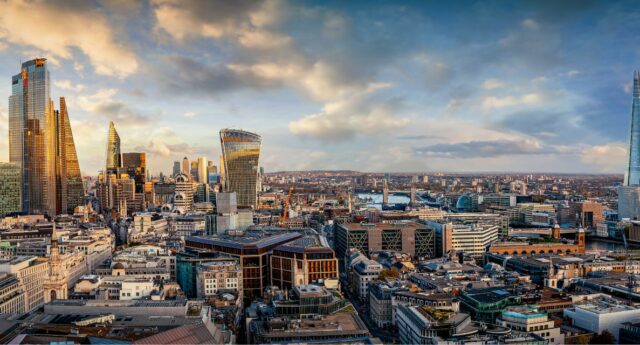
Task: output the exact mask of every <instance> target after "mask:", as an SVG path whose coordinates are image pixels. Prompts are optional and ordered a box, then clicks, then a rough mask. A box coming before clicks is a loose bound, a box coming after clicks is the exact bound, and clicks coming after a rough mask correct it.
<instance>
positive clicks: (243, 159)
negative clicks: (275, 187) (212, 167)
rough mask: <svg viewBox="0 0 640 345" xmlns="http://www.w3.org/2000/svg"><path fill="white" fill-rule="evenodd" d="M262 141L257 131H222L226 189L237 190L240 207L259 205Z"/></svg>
mask: <svg viewBox="0 0 640 345" xmlns="http://www.w3.org/2000/svg"><path fill="white" fill-rule="evenodd" d="M261 141H262V139H261V138H260V136H259V135H257V134H255V133H250V132H246V131H241V130H234V129H223V130H221V131H220V144H221V147H222V157H223V162H224V171H225V191H228V192H236V194H237V197H238V206H240V207H252V208H256V206H257V199H258V190H257V188H258V187H257V186H258V161H259V159H260V143H261Z"/></svg>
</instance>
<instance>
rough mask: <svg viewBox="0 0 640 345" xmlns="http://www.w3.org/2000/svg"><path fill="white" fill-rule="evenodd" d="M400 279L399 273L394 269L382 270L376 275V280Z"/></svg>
mask: <svg viewBox="0 0 640 345" xmlns="http://www.w3.org/2000/svg"><path fill="white" fill-rule="evenodd" d="M398 277H400V272H398V270H397V269H396V268H395V267H392V268H389V269H386V270H382V272H380V275H378V280H384V279H386V278H398Z"/></svg>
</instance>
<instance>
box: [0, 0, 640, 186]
mask: <svg viewBox="0 0 640 345" xmlns="http://www.w3.org/2000/svg"><path fill="white" fill-rule="evenodd" d="M639 32H640V7H639V6H637V3H634V2H633V1H630V2H614V1H594V2H591V1H587V0H580V1H569V0H565V1H455V2H449V1H286V0H266V1H245V0H236V1H193V0H150V1H144V2H134V1H129V0H105V1H24V0H0V133H7V131H8V129H7V127H8V120H7V107H8V97H9V95H10V92H11V89H10V86H11V76H12V75H14V74H17V73H18V72H19V70H20V62H21V61H26V60H29V59H32V58H35V57H46V58H47V59H48V63H49V69H50V72H51V89H52V97H54V100H55V102H56V107H58V105H57V104H58V100H57V99H58V98H59V97H61V96H64V97H65V99H66V101H67V106H68V109H69V117H70V120H71V124H72V128H73V132H74V136H75V140H76V147H77V151H78V156H79V159H80V166H81V170H82V171H83V173H84V174H85V175H96V174H97V172H98V170H100V169H101V168H102V167H103V166H104V165H105V159H106V158H105V153H106V139H107V130H108V125H109V121H114V123H115V125H116V128H117V130H118V132H119V133H120V137H121V140H122V148H123V152H131V151H144V152H146V153H147V160H148V166H149V170H150V171H151V172H152V173H153V174H157V173H159V172H161V171H162V172H164V173H170V172H171V170H172V166H173V161H176V160H181V159H182V157H184V156H187V157H189V159H192V160H193V159H196V158H197V157H200V156H204V157H207V158H208V159H210V160H213V161H215V162H218V161H219V156H220V142H219V141H220V139H219V134H218V133H219V131H220V129H222V128H239V129H244V130H248V131H253V132H256V133H258V134H260V135H261V136H262V153H261V157H260V165H261V166H263V167H264V169H265V171H267V172H273V171H280V170H310V169H322V170H329V169H352V170H358V171H369V172H440V171H444V172H479V171H508V172H562V173H565V172H566V173H573V172H579V173H620V174H622V173H623V171H624V166H625V155H626V146H627V144H626V143H627V141H628V129H629V126H630V109H631V93H630V91H631V90H630V87H631V83H632V78H633V71H634V70H635V69H639V68H640V35H638V33H639ZM2 80H4V82H1V81H2ZM6 160H8V143H7V136H6V135H0V161H6Z"/></svg>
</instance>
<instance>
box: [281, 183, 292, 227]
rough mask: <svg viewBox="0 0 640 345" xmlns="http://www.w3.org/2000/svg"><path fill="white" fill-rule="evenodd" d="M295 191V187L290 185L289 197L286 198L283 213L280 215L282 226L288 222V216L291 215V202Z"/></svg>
mask: <svg viewBox="0 0 640 345" xmlns="http://www.w3.org/2000/svg"><path fill="white" fill-rule="evenodd" d="M292 192H293V187H289V194H288V195H287V198H286V199H284V206H283V207H282V215H281V216H280V221H279V223H280V226H284V225H285V223H286V222H287V217H288V216H289V203H290V202H291V193H292Z"/></svg>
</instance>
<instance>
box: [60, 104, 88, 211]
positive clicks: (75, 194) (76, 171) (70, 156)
mask: <svg viewBox="0 0 640 345" xmlns="http://www.w3.org/2000/svg"><path fill="white" fill-rule="evenodd" d="M58 120H59V121H58V123H59V125H58V128H59V132H58V138H59V139H58V140H59V144H60V145H59V146H61V149H60V150H59V151H64V155H63V156H62V157H61V159H62V160H63V161H64V167H65V171H64V174H65V177H66V185H65V193H64V194H63V198H64V199H65V200H66V206H67V208H66V210H62V211H61V212H65V213H67V214H73V210H74V209H75V208H76V207H77V206H81V205H84V184H83V183H82V174H81V173H80V164H79V163H78V154H77V152H76V144H75V141H74V140H73V131H72V130H71V122H69V113H68V111H67V103H66V101H65V99H64V97H60V112H59V119H58Z"/></svg>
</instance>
